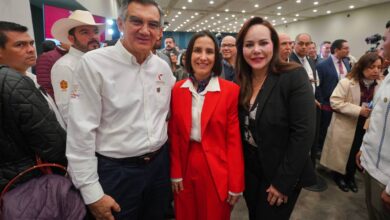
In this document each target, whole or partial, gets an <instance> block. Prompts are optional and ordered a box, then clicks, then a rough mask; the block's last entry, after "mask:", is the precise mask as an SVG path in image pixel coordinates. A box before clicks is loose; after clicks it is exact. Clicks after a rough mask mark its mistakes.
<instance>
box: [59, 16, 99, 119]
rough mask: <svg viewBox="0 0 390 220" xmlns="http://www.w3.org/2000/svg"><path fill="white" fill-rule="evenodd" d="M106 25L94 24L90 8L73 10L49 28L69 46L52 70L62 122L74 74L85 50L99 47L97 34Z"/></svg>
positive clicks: (66, 115)
mask: <svg viewBox="0 0 390 220" xmlns="http://www.w3.org/2000/svg"><path fill="white" fill-rule="evenodd" d="M104 28H105V24H103V23H95V20H94V18H93V15H92V14H91V13H90V12H89V11H82V10H76V11H74V12H72V14H71V15H69V17H68V18H62V19H59V20H58V21H56V22H55V23H54V24H53V26H52V29H51V33H52V35H53V36H54V37H55V38H56V39H57V40H59V41H61V42H64V43H68V44H70V45H71V47H70V49H69V52H68V53H67V54H65V55H64V56H62V57H61V58H60V59H58V60H57V62H55V64H54V65H53V67H52V69H51V83H52V86H53V90H54V97H55V100H56V104H57V106H58V109H59V110H60V113H61V115H62V117H63V118H64V121H65V123H67V121H68V105H69V99H70V96H71V91H72V88H71V87H72V81H73V73H74V70H75V69H76V66H77V64H78V63H79V62H80V59H81V56H83V55H84V53H86V52H88V51H91V50H95V49H97V48H99V47H100V42H99V35H100V33H102V32H103V31H104Z"/></svg>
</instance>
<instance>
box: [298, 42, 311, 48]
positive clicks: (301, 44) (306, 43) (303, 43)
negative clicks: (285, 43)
mask: <svg viewBox="0 0 390 220" xmlns="http://www.w3.org/2000/svg"><path fill="white" fill-rule="evenodd" d="M312 43H313V42H303V41H298V42H297V44H298V45H299V46H301V47H302V46H303V45H305V46H306V47H308V46H310V44H312Z"/></svg>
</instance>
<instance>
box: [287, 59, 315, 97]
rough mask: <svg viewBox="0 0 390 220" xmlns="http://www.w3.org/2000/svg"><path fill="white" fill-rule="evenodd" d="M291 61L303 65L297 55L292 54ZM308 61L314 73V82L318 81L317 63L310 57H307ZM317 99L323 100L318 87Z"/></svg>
mask: <svg viewBox="0 0 390 220" xmlns="http://www.w3.org/2000/svg"><path fill="white" fill-rule="evenodd" d="M290 60H291V61H293V62H296V63H299V64H301V65H302V63H301V61H300V60H299V58H298V56H297V55H296V54H295V53H291V55H290ZM307 60H308V61H309V64H310V67H311V70H312V71H313V77H314V80H318V79H317V74H316V71H317V70H316V62H315V61H314V60H313V59H311V58H310V57H307ZM314 96H315V98H316V99H317V100H320V99H321V97H320V96H321V93H320V91H319V90H318V86H316V91H315V94H314Z"/></svg>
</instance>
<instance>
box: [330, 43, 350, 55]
mask: <svg viewBox="0 0 390 220" xmlns="http://www.w3.org/2000/svg"><path fill="white" fill-rule="evenodd" d="M345 42H347V41H346V40H344V39H337V40H335V41H333V43H332V45H331V46H330V53H331V54H334V52H335V50H336V49H339V50H341V48H342V47H343V43H345Z"/></svg>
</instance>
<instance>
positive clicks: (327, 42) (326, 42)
mask: <svg viewBox="0 0 390 220" xmlns="http://www.w3.org/2000/svg"><path fill="white" fill-rule="evenodd" d="M331 43H332V42H330V41H327V40H326V41H323V42H322V43H321V45H320V47H321V48H322V46H324V44H331Z"/></svg>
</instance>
